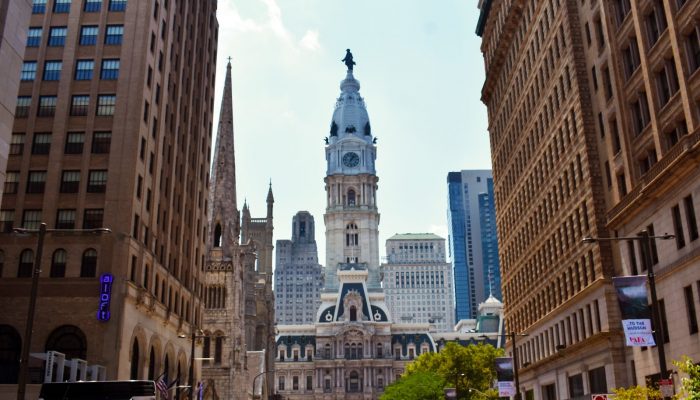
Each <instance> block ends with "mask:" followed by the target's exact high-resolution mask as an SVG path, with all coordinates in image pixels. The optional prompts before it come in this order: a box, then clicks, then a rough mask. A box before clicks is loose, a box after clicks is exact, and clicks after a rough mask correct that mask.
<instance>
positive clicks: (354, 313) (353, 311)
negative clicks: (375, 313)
mask: <svg viewBox="0 0 700 400" xmlns="http://www.w3.org/2000/svg"><path fill="white" fill-rule="evenodd" d="M350 321H357V307H355V306H350Z"/></svg>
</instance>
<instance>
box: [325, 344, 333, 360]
mask: <svg viewBox="0 0 700 400" xmlns="http://www.w3.org/2000/svg"><path fill="white" fill-rule="evenodd" d="M324 353H325V356H324V357H325V358H326V360H330V359H331V344H330V343H326V346H325V348H324Z"/></svg>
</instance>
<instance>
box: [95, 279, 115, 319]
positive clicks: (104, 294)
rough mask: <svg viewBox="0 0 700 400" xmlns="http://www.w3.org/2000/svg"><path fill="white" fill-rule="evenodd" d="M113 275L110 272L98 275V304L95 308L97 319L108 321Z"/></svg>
mask: <svg viewBox="0 0 700 400" xmlns="http://www.w3.org/2000/svg"><path fill="white" fill-rule="evenodd" d="M113 281H114V276H113V275H112V274H102V276H100V306H99V308H98V309H97V320H98V321H104V322H107V321H109V317H110V313H109V303H110V301H111V300H112V282H113Z"/></svg>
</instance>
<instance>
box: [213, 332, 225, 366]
mask: <svg viewBox="0 0 700 400" xmlns="http://www.w3.org/2000/svg"><path fill="white" fill-rule="evenodd" d="M223 348H224V337H223V336H219V335H217V336H216V338H215V339H214V364H216V365H221V357H222V356H221V354H222V352H223Z"/></svg>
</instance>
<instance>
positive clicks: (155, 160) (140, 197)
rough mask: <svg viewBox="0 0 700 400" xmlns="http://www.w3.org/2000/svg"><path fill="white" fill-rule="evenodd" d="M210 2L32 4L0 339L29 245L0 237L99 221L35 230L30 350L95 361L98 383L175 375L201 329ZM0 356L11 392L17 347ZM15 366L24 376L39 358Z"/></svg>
mask: <svg viewBox="0 0 700 400" xmlns="http://www.w3.org/2000/svg"><path fill="white" fill-rule="evenodd" d="M3 4H6V2H3ZM216 6H217V3H216V1H215V0H207V1H196V2H193V1H166V0H149V1H136V0H103V1H97V0H85V1H78V0H73V1H58V0H48V1H35V2H34V4H33V14H32V15H31V19H30V22H29V24H28V26H26V27H24V28H23V29H27V28H28V31H27V42H26V43H27V48H26V52H25V54H24V64H23V66H22V75H21V76H22V82H21V83H20V88H19V96H18V97H17V98H16V99H15V102H16V107H15V121H14V124H13V125H12V139H11V145H10V155H9V160H8V167H7V180H6V182H5V185H4V188H5V191H4V196H3V199H2V208H1V211H0V222H1V224H0V225H2V231H3V233H2V235H1V236H0V260H1V261H0V336H2V338H1V339H0V342H2V343H10V344H12V346H10V348H16V349H19V348H20V344H21V342H22V340H24V339H25V338H24V337H23V335H22V334H21V333H22V332H24V327H25V320H26V317H25V316H26V313H27V296H28V294H29V287H30V281H31V279H29V277H30V276H31V272H32V263H33V262H34V256H35V253H36V245H37V238H36V236H35V235H17V234H13V233H9V232H10V231H11V228H12V227H24V228H28V229H36V228H38V227H39V224H40V223H41V222H45V223H46V224H47V225H48V228H50V229H90V228H95V227H107V228H110V229H111V230H112V233H111V234H109V235H102V236H95V235H91V234H85V233H57V232H54V233H49V234H48V235H47V240H46V242H45V244H44V248H43V257H42V260H41V263H42V270H41V277H40V283H39V299H38V302H37V311H36V317H35V325H34V334H33V337H32V340H31V348H30V350H31V352H32V353H41V352H45V351H47V350H57V351H60V352H63V353H65V354H66V356H67V358H81V359H84V360H87V362H88V364H99V365H103V366H104V367H106V371H107V378H108V379H130V378H132V379H136V378H143V379H146V378H149V379H153V378H157V377H158V376H159V375H160V374H161V373H162V372H164V371H167V372H168V373H169V378H170V379H171V380H172V379H174V378H175V377H180V379H181V382H185V381H186V380H187V378H186V377H187V371H188V368H189V359H190V342H189V340H187V339H180V338H178V335H179V334H184V335H189V334H190V332H191V331H192V330H193V329H195V327H198V326H201V325H202V322H203V321H202V311H203V305H202V302H201V301H200V298H201V295H202V292H203V287H204V285H203V283H204V279H203V278H204V275H203V271H204V267H205V262H206V247H205V243H206V238H207V236H208V235H207V232H208V226H207V225H208V224H207V217H206V216H207V212H206V210H207V209H208V207H210V205H209V204H208V202H209V201H208V198H209V193H208V191H209V189H208V180H209V165H210V161H211V159H210V157H211V147H212V146H211V131H212V123H213V101H214V100H213V94H214V81H215V75H216V73H215V71H216V47H217V40H218V22H217V19H216ZM192 59H197V60H198V61H199V62H197V63H191V62H189V60H192ZM3 96H4V94H3ZM103 274H111V275H112V276H113V277H114V283H113V288H112V297H111V304H110V311H111V317H110V318H109V320H107V321H100V320H98V319H97V317H96V316H97V311H98V305H99V304H98V303H99V293H100V282H99V280H100V276H101V275H103ZM2 357H3V359H2V360H1V362H0V363H1V364H2V366H3V369H2V371H3V382H6V383H12V382H14V381H16V379H17V377H16V374H15V375H14V376H11V375H7V371H12V370H13V369H12V368H13V367H14V368H15V369H16V365H17V364H18V358H19V351H18V350H17V351H15V352H12V351H9V352H6V351H3V352H2ZM30 367H31V370H30V372H32V375H31V376H32V381H36V378H38V377H39V375H37V374H36V373H35V372H36V371H39V372H40V371H41V368H42V366H41V362H40V361H39V360H35V359H32V363H31V364H30ZM35 368H37V369H35ZM199 370H200V368H199V365H197V368H196V371H197V375H199ZM5 389H6V388H5V387H2V388H0V390H5ZM13 390H15V389H13V388H9V389H7V392H9V393H13ZM29 393H30V394H31V391H30V392H29Z"/></svg>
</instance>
